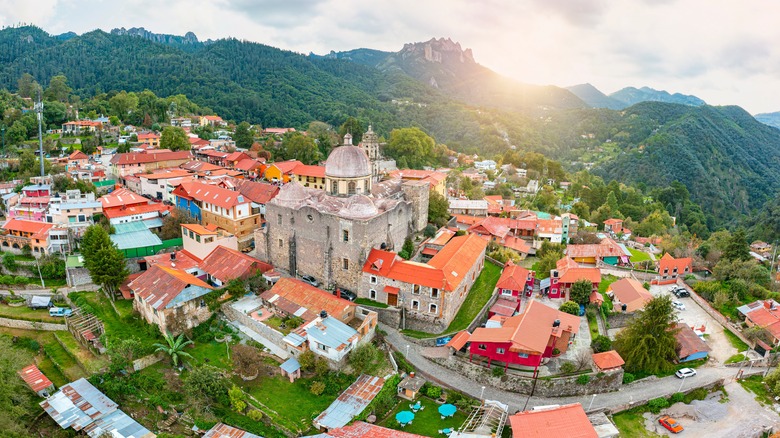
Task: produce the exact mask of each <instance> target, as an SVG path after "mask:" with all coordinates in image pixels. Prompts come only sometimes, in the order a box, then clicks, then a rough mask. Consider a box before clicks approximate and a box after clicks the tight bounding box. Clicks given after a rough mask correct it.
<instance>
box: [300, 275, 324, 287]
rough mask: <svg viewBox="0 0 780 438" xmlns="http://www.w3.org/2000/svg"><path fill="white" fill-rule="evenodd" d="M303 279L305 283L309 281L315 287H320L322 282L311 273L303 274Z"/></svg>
mask: <svg viewBox="0 0 780 438" xmlns="http://www.w3.org/2000/svg"><path fill="white" fill-rule="evenodd" d="M301 280H303V282H304V283H309V284H310V285H312V286H314V287H320V282H319V281H317V279H316V278H314V277H312V276H311V275H302V276H301Z"/></svg>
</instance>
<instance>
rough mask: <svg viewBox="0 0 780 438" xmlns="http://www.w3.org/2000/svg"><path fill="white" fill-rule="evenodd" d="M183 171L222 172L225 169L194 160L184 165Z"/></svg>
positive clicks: (182, 166)
mask: <svg viewBox="0 0 780 438" xmlns="http://www.w3.org/2000/svg"><path fill="white" fill-rule="evenodd" d="M179 167H181V168H182V169H187V170H192V171H195V172H210V171H214V170H222V169H224V167H222V166H217V165H216V164H211V163H207V162H205V161H198V160H192V161H187V162H186V163H184V164H182V165H181V166H179Z"/></svg>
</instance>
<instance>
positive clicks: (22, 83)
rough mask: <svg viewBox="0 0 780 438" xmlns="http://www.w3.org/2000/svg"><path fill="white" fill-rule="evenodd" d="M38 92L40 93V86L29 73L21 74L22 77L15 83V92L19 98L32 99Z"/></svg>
mask: <svg viewBox="0 0 780 438" xmlns="http://www.w3.org/2000/svg"><path fill="white" fill-rule="evenodd" d="M40 91H42V90H41V86H40V85H39V84H38V82H36V80H35V78H34V77H33V76H32V75H31V74H30V73H24V74H22V77H20V78H19V80H18V81H17V82H16V92H17V93H19V96H21V97H31V98H34V97H36V96H37V95H38V92H40Z"/></svg>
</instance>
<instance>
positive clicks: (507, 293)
mask: <svg viewBox="0 0 780 438" xmlns="http://www.w3.org/2000/svg"><path fill="white" fill-rule="evenodd" d="M501 295H505V296H508V297H511V296H512V290H511V289H501Z"/></svg>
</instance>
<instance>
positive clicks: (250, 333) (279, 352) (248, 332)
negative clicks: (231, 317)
mask: <svg viewBox="0 0 780 438" xmlns="http://www.w3.org/2000/svg"><path fill="white" fill-rule="evenodd" d="M230 324H231V325H233V326H234V327H235V328H237V329H238V331H240V332H241V333H242V334H243V335H245V336H246V337H248V338H250V339H253V340H255V341H257V342H259V343H261V344H263V346H264V347H265V348H267V349H269V350H270V351H271V353H272V354H274V355H276V356H278V357H281V358H282V359H288V358H289V357H290V353H288V352H286V351H285V350H284V349H283V348H280V347H277V346H276V344H274V343H273V342H271V341H270V340H268V339H266V338H265V337H263V336H261V335H260V333H257V332H256V331H254V330H252V329H250V328H249V327H247V326H245V325H244V324H241V323H240V322H236V321H231V322H230Z"/></svg>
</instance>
